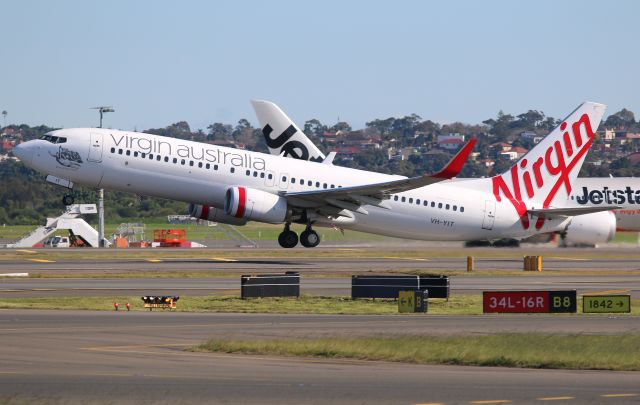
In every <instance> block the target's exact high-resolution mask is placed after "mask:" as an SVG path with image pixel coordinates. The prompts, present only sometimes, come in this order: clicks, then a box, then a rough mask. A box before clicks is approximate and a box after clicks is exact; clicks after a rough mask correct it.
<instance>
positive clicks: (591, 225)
mask: <svg viewBox="0 0 640 405" xmlns="http://www.w3.org/2000/svg"><path fill="white" fill-rule="evenodd" d="M615 234H616V217H615V215H614V214H613V212H611V211H602V212H594V213H592V214H585V215H577V216H575V217H573V218H572V219H571V222H570V223H569V225H568V226H567V229H566V231H565V233H564V235H563V241H564V242H565V243H566V244H568V245H596V244H598V243H604V242H609V241H610V240H611V239H613V237H614V236H615Z"/></svg>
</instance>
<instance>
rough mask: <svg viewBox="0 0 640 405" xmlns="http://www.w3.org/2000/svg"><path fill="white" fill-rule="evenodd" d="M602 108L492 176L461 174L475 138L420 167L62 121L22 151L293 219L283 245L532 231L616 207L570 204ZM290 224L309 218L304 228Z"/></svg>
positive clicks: (98, 179)
mask: <svg viewBox="0 0 640 405" xmlns="http://www.w3.org/2000/svg"><path fill="white" fill-rule="evenodd" d="M604 110H605V106H604V105H602V104H597V103H591V102H586V103H583V104H582V105H580V106H579V107H578V108H577V109H576V110H574V111H573V112H572V113H571V114H569V116H568V117H567V118H566V119H565V120H563V121H562V123H561V125H559V126H558V127H557V128H556V129H555V130H554V131H553V132H551V133H550V134H549V135H548V136H547V137H545V138H544V139H543V140H542V141H541V142H540V143H539V144H538V145H536V147H535V148H534V149H532V150H531V151H530V152H529V153H528V154H527V155H526V156H525V157H524V158H523V159H521V160H520V161H519V162H518V163H517V164H516V165H514V166H513V167H512V168H511V169H510V170H508V171H507V172H505V173H503V174H501V175H498V176H495V177H492V178H487V179H465V180H456V179H454V177H455V176H456V175H457V174H458V173H459V172H460V170H461V169H462V166H463V165H464V162H465V160H466V158H467V156H468V155H469V153H470V152H471V149H472V147H473V145H474V144H475V140H471V141H469V142H468V143H467V144H466V145H464V146H463V147H462V149H461V150H460V152H458V154H457V155H456V156H454V158H453V159H452V160H451V161H450V162H449V163H448V164H447V165H446V166H445V167H444V168H443V169H442V170H440V171H439V172H437V173H434V174H425V175H422V176H417V177H411V178H407V177H403V176H395V175H386V174H381V173H375V172H369V171H363V170H356V169H350V168H344V167H339V166H334V165H330V164H323V163H318V162H313V161H306V160H295V159H288V158H286V157H284V156H272V155H269V154H263V153H258V152H249V151H244V150H237V149H232V148H225V147H218V146H214V145H210V144H206V143H198V142H189V141H184V140H180V139H174V138H167V137H162V136H157V135H151V134H144V133H136V132H125V131H118V130H111V129H97V128H77V129H62V130H57V131H52V132H49V133H47V134H46V135H44V136H43V137H42V138H41V139H38V140H33V141H29V142H25V143H23V144H20V145H19V146H17V147H16V148H14V153H15V154H16V156H18V157H19V158H20V159H21V160H22V161H23V162H24V164H26V165H27V166H30V167H33V168H34V169H36V170H39V171H41V172H43V173H45V174H47V175H48V176H47V180H48V181H50V182H53V183H55V184H58V185H62V186H65V187H67V188H68V189H72V188H73V186H74V183H78V184H82V185H85V186H88V187H96V188H106V189H112V190H120V191H128V192H132V193H136V194H141V195H149V196H155V197H160V198H167V199H174V200H179V201H185V202H188V203H190V213H191V214H192V215H193V216H196V217H199V218H203V219H208V220H212V221H218V222H223V223H230V224H236V225H242V224H245V223H246V222H247V221H258V222H265V223H273V224H283V225H284V230H283V232H282V233H281V234H280V235H279V237H278V242H279V243H280V245H281V246H282V247H285V248H292V247H294V246H296V245H297V244H298V241H300V243H301V244H302V245H303V246H305V247H314V246H317V245H318V244H319V243H320V238H319V236H318V234H317V233H316V232H315V231H314V230H313V227H314V226H315V225H318V226H338V227H341V228H345V229H353V230H357V231H364V232H371V233H377V234H382V235H388V236H395V237H401V238H410V239H420V240H459V241H466V240H478V239H498V238H506V237H510V238H524V237H529V236H532V235H535V234H538V233H546V232H552V231H559V230H563V229H565V228H566V226H567V224H568V223H569V222H570V220H571V216H574V215H580V214H588V213H593V212H599V211H605V210H609V209H611V207H608V206H598V207H575V206H573V207H570V206H569V205H568V201H569V200H568V196H569V195H570V193H571V190H572V187H573V186H572V185H573V183H574V181H575V179H576V176H577V174H578V171H579V170H580V167H581V166H582V164H583V162H584V158H585V155H586V153H587V151H588V149H589V147H590V146H591V144H592V142H593V138H594V131H595V129H596V128H597V127H598V125H599V123H600V120H601V119H602V116H603V114H604ZM71 200H72V198H70V196H69V195H66V196H65V203H71V202H72V201H71ZM291 223H301V224H304V225H306V229H305V230H304V231H303V232H302V233H301V234H300V236H299V237H298V235H297V234H296V233H295V232H294V231H292V230H291V229H290V224H291Z"/></svg>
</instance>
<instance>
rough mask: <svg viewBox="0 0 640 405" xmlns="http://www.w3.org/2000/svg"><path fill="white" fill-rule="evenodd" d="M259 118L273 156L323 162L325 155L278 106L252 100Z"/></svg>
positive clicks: (268, 102)
mask: <svg viewBox="0 0 640 405" xmlns="http://www.w3.org/2000/svg"><path fill="white" fill-rule="evenodd" d="M251 104H252V105H253V109H254V110H255V112H256V115H257V116H258V122H260V127H262V134H263V135H264V138H265V141H266V142H267V146H268V147H269V152H270V153H271V154H272V155H284V156H290V157H292V158H295V159H301V160H310V161H313V162H322V161H323V160H324V157H325V156H324V154H323V153H322V152H321V151H320V149H318V148H317V147H316V145H314V144H313V142H311V140H310V139H309V138H308V137H307V136H306V135H305V134H304V132H302V131H301V130H300V128H298V126H297V125H296V124H295V123H294V122H293V121H292V120H291V118H289V117H288V116H287V114H285V113H284V111H282V110H281V109H280V108H279V107H278V106H277V105H275V104H274V103H272V102H270V101H263V100H251Z"/></svg>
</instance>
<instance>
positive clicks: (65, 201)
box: [62, 194, 75, 206]
mask: <svg viewBox="0 0 640 405" xmlns="http://www.w3.org/2000/svg"><path fill="white" fill-rule="evenodd" d="M74 202H75V198H74V197H73V195H71V194H65V195H64V197H62V203H63V204H64V205H66V206H69V205H72V204H73V203H74Z"/></svg>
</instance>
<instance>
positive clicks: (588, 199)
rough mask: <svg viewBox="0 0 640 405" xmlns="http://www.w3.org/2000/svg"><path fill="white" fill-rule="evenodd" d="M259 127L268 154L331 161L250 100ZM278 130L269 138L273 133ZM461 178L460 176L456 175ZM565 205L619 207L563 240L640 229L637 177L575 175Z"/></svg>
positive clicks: (582, 223) (574, 226)
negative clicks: (577, 176) (568, 199)
mask: <svg viewBox="0 0 640 405" xmlns="http://www.w3.org/2000/svg"><path fill="white" fill-rule="evenodd" d="M251 104H252V105H253V108H254V110H255V112H256V116H257V117H258V122H259V123H260V127H261V128H262V129H263V135H264V137H265V141H266V143H267V146H268V148H269V152H270V153H271V154H272V155H279V156H287V157H291V158H294V159H303V160H312V161H315V162H323V163H331V162H332V161H333V159H334V158H335V152H331V153H329V155H328V156H325V155H324V154H323V153H322V151H320V150H319V149H318V148H317V147H316V145H315V144H314V143H313V142H312V141H311V140H310V139H309V137H308V136H307V135H306V134H305V133H304V132H303V131H302V130H300V128H299V127H298V126H297V125H296V124H295V122H293V120H291V118H289V117H288V116H287V114H286V113H285V112H284V111H282V109H280V107H278V106H277V105H276V104H274V103H272V102H270V101H264V100H252V101H251ZM274 132H275V134H280V135H278V136H277V137H276V138H273V133H274ZM458 180H462V179H458ZM570 199H571V201H570V202H568V205H569V206H576V207H581V206H601V205H609V206H610V205H613V204H615V205H619V206H621V207H622V208H621V209H615V210H612V211H603V212H599V213H595V214H590V215H583V216H581V217H576V218H573V219H572V221H571V223H569V224H568V225H567V228H566V229H565V230H564V231H563V232H561V235H562V238H563V241H564V242H565V243H567V244H589V245H596V244H598V243H604V242H608V241H610V240H611V239H613V237H614V236H615V233H616V231H630V232H638V231H640V178H634V177H620V178H613V177H603V178H577V179H576V181H575V186H574V188H573V189H572V192H571V195H570Z"/></svg>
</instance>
